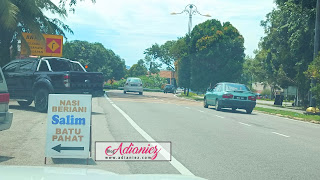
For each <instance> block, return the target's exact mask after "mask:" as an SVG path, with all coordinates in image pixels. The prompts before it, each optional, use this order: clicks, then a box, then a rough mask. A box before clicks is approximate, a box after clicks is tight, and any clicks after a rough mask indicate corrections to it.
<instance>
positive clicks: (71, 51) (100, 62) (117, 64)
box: [63, 40, 125, 80]
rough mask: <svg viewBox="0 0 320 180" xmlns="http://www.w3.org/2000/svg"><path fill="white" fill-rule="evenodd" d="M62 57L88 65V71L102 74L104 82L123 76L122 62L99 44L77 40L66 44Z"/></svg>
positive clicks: (123, 66) (123, 65)
mask: <svg viewBox="0 0 320 180" xmlns="http://www.w3.org/2000/svg"><path fill="white" fill-rule="evenodd" d="M63 56H64V57H66V58H69V59H72V60H76V61H79V62H80V63H81V64H83V65H88V71H97V72H102V73H103V75H104V78H105V80H108V79H112V78H114V79H116V80H119V79H121V78H123V77H124V76H125V62H124V60H123V59H121V58H120V56H118V55H116V54H115V53H114V52H113V51H112V50H110V49H106V48H105V47H104V46H103V45H102V44H101V43H89V42H87V41H79V40H76V41H71V42H66V43H65V44H64V48H63Z"/></svg>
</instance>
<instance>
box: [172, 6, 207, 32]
mask: <svg viewBox="0 0 320 180" xmlns="http://www.w3.org/2000/svg"><path fill="white" fill-rule="evenodd" d="M182 13H186V14H188V15H189V23H188V34H189V35H190V33H191V29H192V15H195V14H199V15H201V16H205V17H211V16H210V15H209V14H201V13H200V12H199V11H198V9H197V6H195V5H194V4H188V5H187V6H186V7H185V8H184V10H183V11H181V12H180V13H175V12H173V13H171V15H178V14H182Z"/></svg>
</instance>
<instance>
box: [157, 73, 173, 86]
mask: <svg viewBox="0 0 320 180" xmlns="http://www.w3.org/2000/svg"><path fill="white" fill-rule="evenodd" d="M159 76H160V77H163V78H166V79H167V83H168V84H173V85H175V86H176V85H177V83H176V79H177V73H176V72H175V71H165V70H161V71H160V73H159Z"/></svg>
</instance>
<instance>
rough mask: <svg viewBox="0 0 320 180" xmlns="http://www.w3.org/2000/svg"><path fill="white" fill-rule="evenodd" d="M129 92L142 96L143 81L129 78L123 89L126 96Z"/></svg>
mask: <svg viewBox="0 0 320 180" xmlns="http://www.w3.org/2000/svg"><path fill="white" fill-rule="evenodd" d="M127 92H138V93H139V94H140V95H142V94H143V87H142V81H141V79H140V78H134V77H130V78H128V79H127V81H126V83H125V85H124V89H123V93H124V94H126V93H127Z"/></svg>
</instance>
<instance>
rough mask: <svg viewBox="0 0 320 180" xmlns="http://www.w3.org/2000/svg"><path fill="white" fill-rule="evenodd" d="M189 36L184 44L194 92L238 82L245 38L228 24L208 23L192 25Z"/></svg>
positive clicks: (215, 21) (212, 21) (214, 21)
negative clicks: (225, 83)
mask: <svg viewBox="0 0 320 180" xmlns="http://www.w3.org/2000/svg"><path fill="white" fill-rule="evenodd" d="M190 37H191V38H190V40H189V41H187V44H188V47H189V52H190V55H189V58H190V60H191V61H190V66H191V81H190V82H191V88H192V89H193V90H201V91H204V90H205V89H206V88H207V87H208V86H209V85H210V84H212V85H214V84H216V83H218V82H221V81H231V82H234V81H237V80H238V79H239V77H240V76H241V74H242V64H243V62H244V45H243V43H244V39H243V37H242V35H241V34H240V33H239V32H238V30H237V29H236V28H235V27H233V26H232V25H231V23H229V22H225V23H223V24H221V23H220V21H218V20H215V19H213V20H208V21H206V22H204V23H201V24H199V25H197V26H195V27H194V29H193V30H192V32H191V36H190ZM187 40H188V39H187ZM231 72H232V73H231Z"/></svg>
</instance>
